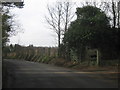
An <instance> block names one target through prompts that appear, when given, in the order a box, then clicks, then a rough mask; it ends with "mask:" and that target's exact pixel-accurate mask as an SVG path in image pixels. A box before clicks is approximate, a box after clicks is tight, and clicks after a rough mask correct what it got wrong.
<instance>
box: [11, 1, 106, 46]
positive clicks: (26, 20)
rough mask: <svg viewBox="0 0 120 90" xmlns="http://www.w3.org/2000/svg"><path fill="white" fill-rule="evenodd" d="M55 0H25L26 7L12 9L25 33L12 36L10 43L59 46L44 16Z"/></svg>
mask: <svg viewBox="0 0 120 90" xmlns="http://www.w3.org/2000/svg"><path fill="white" fill-rule="evenodd" d="M55 1H56V0H24V2H25V6H24V8H22V9H17V8H15V9H12V10H11V13H12V14H15V15H16V16H15V17H16V18H15V20H16V22H17V23H20V24H21V28H23V31H24V33H18V34H17V35H16V36H12V37H10V44H11V43H12V44H20V45H25V46H28V45H30V44H33V45H34V46H57V40H56V34H55V33H54V31H52V30H50V29H48V25H47V24H46V23H45V18H44V17H45V15H46V14H47V9H46V5H47V3H51V4H52V3H53V2H55ZM73 1H74V2H75V1H83V0H73ZM89 1H90V0H89ZM92 1H96V0H92ZM102 1H104V0H102Z"/></svg>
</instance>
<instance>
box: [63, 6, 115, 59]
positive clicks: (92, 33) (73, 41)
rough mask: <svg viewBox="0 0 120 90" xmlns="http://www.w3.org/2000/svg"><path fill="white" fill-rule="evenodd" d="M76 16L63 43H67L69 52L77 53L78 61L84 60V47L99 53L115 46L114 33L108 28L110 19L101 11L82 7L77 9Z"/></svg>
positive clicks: (91, 7)
mask: <svg viewBox="0 0 120 90" xmlns="http://www.w3.org/2000/svg"><path fill="white" fill-rule="evenodd" d="M76 15H77V19H76V20H75V21H73V22H72V23H71V25H70V27H69V29H68V32H66V34H65V37H64V40H63V41H64V42H66V43H68V46H69V50H70V49H72V50H74V51H75V53H77V56H78V59H79V60H82V59H84V53H85V48H86V46H89V47H91V48H97V49H99V50H101V51H103V50H104V51H108V50H110V46H112V48H113V47H114V46H115V45H113V43H116V42H115V39H116V37H115V33H116V32H115V31H113V30H112V29H111V28H110V23H109V20H110V19H109V18H108V17H107V16H106V14H105V13H104V12H103V11H102V10H101V9H99V8H97V7H93V6H84V7H82V8H77V11H76ZM109 45H110V46H109ZM111 50H112V49H111Z"/></svg>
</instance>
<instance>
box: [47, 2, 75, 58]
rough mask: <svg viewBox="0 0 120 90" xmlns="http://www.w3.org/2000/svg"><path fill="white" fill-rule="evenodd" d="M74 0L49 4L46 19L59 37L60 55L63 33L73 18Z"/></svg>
mask: <svg viewBox="0 0 120 90" xmlns="http://www.w3.org/2000/svg"><path fill="white" fill-rule="evenodd" d="M72 8H73V7H72V2H71V3H70V2H69V1H65V2H56V3H55V5H54V6H50V5H47V9H48V14H49V16H46V17H45V19H46V21H47V23H48V24H49V25H50V27H51V29H52V30H54V31H55V33H56V34H57V37H58V56H60V50H59V48H60V44H61V38H62V35H64V33H65V32H66V31H67V29H68V26H69V24H70V22H71V20H72V19H73V17H74V15H75V14H73V12H72Z"/></svg>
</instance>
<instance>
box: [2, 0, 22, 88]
mask: <svg viewBox="0 0 120 90" xmlns="http://www.w3.org/2000/svg"><path fill="white" fill-rule="evenodd" d="M21 2H23V0H0V89H2V13H1V11H2V5H4V3H21Z"/></svg>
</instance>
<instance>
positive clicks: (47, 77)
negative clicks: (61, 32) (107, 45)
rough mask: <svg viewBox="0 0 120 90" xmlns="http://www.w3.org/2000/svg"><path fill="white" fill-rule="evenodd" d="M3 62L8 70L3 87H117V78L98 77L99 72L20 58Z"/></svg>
mask: <svg viewBox="0 0 120 90" xmlns="http://www.w3.org/2000/svg"><path fill="white" fill-rule="evenodd" d="M3 63H4V64H6V65H7V71H8V76H7V83H5V85H4V87H3V88H118V82H117V80H109V79H103V78H100V77H101V75H100V74H99V73H90V72H82V71H76V70H71V69H68V68H63V67H57V66H54V65H48V64H42V63H36V62H29V61H20V60H4V61H3ZM3 70H4V68H3ZM98 77H99V78H98ZM3 80H4V79H3Z"/></svg>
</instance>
